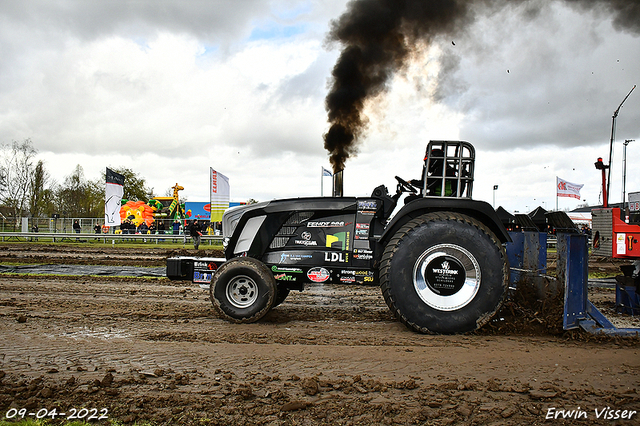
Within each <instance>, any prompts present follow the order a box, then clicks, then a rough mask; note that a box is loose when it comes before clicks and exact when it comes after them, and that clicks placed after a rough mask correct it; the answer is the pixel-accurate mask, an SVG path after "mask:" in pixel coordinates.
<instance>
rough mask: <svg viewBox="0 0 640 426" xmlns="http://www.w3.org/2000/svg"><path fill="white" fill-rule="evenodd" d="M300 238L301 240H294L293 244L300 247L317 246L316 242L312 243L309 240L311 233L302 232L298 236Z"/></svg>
mask: <svg viewBox="0 0 640 426" xmlns="http://www.w3.org/2000/svg"><path fill="white" fill-rule="evenodd" d="M300 238H302V239H301V240H294V241H293V242H294V244H298V245H301V246H317V245H318V242H317V241H312V240H311V232H309V231H304V232H303V233H302V234H300Z"/></svg>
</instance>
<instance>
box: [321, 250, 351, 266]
mask: <svg viewBox="0 0 640 426" xmlns="http://www.w3.org/2000/svg"><path fill="white" fill-rule="evenodd" d="M324 261H325V262H342V263H345V262H348V261H349V255H348V254H346V253H342V252H337V251H332V252H325V253H324Z"/></svg>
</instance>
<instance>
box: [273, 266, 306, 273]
mask: <svg viewBox="0 0 640 426" xmlns="http://www.w3.org/2000/svg"><path fill="white" fill-rule="evenodd" d="M271 270H272V271H273V272H288V273H291V274H301V273H302V269H300V268H287V267H286V266H277V265H273V266H272V267H271Z"/></svg>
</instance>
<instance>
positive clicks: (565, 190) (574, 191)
mask: <svg viewBox="0 0 640 426" xmlns="http://www.w3.org/2000/svg"><path fill="white" fill-rule="evenodd" d="M583 186H584V185H578V184H576V183H571V182H567V181H566V180H564V179H560V178H559V177H558V176H556V187H557V188H558V193H557V195H558V197H572V198H577V199H578V200H579V199H580V190H581V189H582V187H583Z"/></svg>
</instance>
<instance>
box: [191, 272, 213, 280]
mask: <svg viewBox="0 0 640 426" xmlns="http://www.w3.org/2000/svg"><path fill="white" fill-rule="evenodd" d="M212 276H213V273H211V272H205V271H193V282H194V283H210V282H211V277H212Z"/></svg>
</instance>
